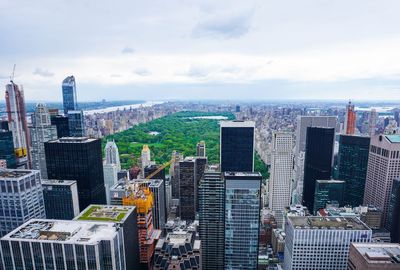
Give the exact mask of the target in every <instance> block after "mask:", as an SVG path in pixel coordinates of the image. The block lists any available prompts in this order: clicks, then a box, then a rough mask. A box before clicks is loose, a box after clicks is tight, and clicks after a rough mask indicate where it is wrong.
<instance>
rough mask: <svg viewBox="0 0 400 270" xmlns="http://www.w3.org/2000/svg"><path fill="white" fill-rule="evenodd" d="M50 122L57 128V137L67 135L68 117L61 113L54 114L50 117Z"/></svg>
mask: <svg viewBox="0 0 400 270" xmlns="http://www.w3.org/2000/svg"><path fill="white" fill-rule="evenodd" d="M50 121H51V124H52V125H54V126H56V128H57V137H58V138H62V137H69V125H68V117H67V116H62V115H54V116H51V118H50Z"/></svg>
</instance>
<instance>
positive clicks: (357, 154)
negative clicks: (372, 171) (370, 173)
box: [338, 135, 370, 207]
mask: <svg viewBox="0 0 400 270" xmlns="http://www.w3.org/2000/svg"><path fill="white" fill-rule="evenodd" d="M369 142H370V138H369V137H361V136H354V135H340V138H339V158H338V170H339V174H338V179H340V180H343V181H345V182H346V187H345V195H344V203H345V204H346V205H351V206H353V207H356V206H359V205H361V204H362V203H363V198H364V189H365V179H366V177H367V167H368V153H369Z"/></svg>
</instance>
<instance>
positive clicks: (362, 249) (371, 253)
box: [347, 243, 400, 270]
mask: <svg viewBox="0 0 400 270" xmlns="http://www.w3.org/2000/svg"><path fill="white" fill-rule="evenodd" d="M347 269H348V270H391V269H393V270H394V269H400V245H399V244H388V243H352V244H351V245H350V251H349V261H348V264H347Z"/></svg>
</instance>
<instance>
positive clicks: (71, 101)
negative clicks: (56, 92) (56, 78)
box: [62, 76, 78, 115]
mask: <svg viewBox="0 0 400 270" xmlns="http://www.w3.org/2000/svg"><path fill="white" fill-rule="evenodd" d="M62 94H63V107H64V114H65V115H67V113H68V112H69V111H75V110H77V109H78V102H77V98H76V84H75V77H74V76H68V77H67V78H65V79H64V80H63V82H62Z"/></svg>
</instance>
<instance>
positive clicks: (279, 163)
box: [269, 131, 293, 227]
mask: <svg viewBox="0 0 400 270" xmlns="http://www.w3.org/2000/svg"><path fill="white" fill-rule="evenodd" d="M292 178H293V134H292V133H289V132H277V131H275V132H273V133H272V153H271V170H270V180H269V207H270V209H271V210H272V211H274V212H275V218H276V220H277V223H278V226H279V227H280V226H281V225H282V223H283V213H284V211H285V208H286V207H288V206H289V205H290V199H291V191H292V187H291V184H292Z"/></svg>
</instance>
